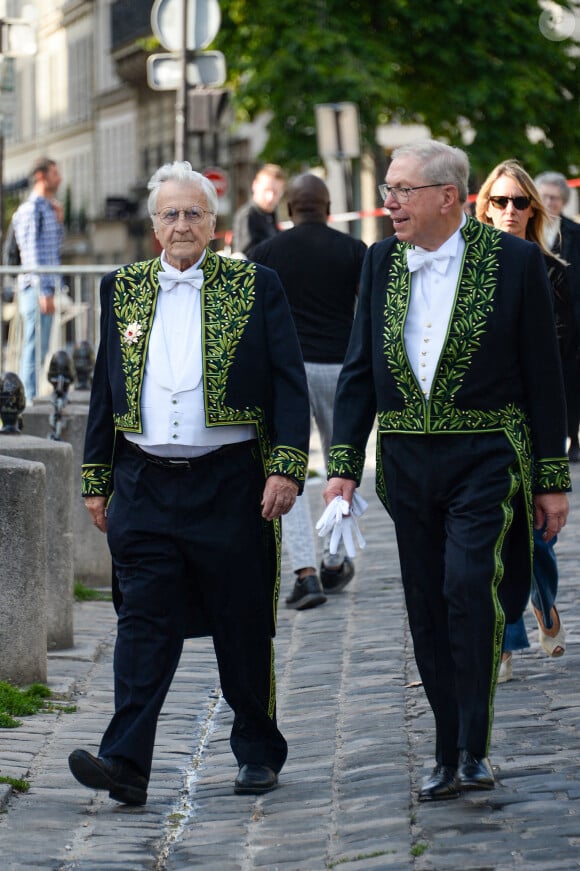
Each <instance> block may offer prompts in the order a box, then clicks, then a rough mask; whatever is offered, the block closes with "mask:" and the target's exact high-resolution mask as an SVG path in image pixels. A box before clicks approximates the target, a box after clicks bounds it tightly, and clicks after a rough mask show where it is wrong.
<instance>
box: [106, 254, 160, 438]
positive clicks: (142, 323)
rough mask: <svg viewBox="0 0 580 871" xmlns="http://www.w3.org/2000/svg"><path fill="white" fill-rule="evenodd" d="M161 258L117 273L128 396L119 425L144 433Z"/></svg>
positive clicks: (115, 298)
mask: <svg viewBox="0 0 580 871" xmlns="http://www.w3.org/2000/svg"><path fill="white" fill-rule="evenodd" d="M160 267H161V261H160V259H159V257H157V258H155V259H154V260H145V261H142V262H140V263H132V264H130V265H129V266H125V267H124V268H122V269H120V270H119V271H118V272H117V276H116V279H115V289H114V293H113V312H114V315H115V318H116V322H117V330H118V332H119V342H120V345H121V365H122V369H123V377H124V381H125V391H126V395H127V411H126V413H125V414H123V415H115V426H116V427H118V428H119V429H122V430H125V431H127V432H141V431H142V424H141V388H142V386H143V373H144V371H145V360H146V358H147V348H148V345H149V336H150V334H151V325H152V323H153V315H154V314H155V305H156V303H157V293H158V291H159V285H158V282H157V273H158V272H159V269H160Z"/></svg>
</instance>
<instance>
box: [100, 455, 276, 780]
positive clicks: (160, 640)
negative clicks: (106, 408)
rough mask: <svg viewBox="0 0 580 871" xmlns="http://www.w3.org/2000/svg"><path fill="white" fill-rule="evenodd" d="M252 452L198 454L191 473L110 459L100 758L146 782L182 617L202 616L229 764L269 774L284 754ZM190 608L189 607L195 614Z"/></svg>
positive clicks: (258, 470) (258, 473)
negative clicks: (114, 595)
mask: <svg viewBox="0 0 580 871" xmlns="http://www.w3.org/2000/svg"><path fill="white" fill-rule="evenodd" d="M263 486H264V474H263V469H262V466H261V461H260V458H259V456H258V449H257V447H256V445H255V444H254V445H248V444H244V445H242V446H240V448H239V450H238V449H236V450H235V451H232V452H230V453H226V454H218V455H213V454H209V455H207V456H206V457H204V458H203V459H200V460H198V461H196V462H195V463H194V464H192V467H191V469H188V470H183V469H168V468H162V467H160V466H156V465H152V464H151V463H149V462H148V461H147V460H146V459H144V458H143V457H142V456H139V455H137V454H136V453H135V452H133V451H132V450H130V449H129V448H128V447H127V446H125V447H123V448H122V449H121V450H120V451H119V457H118V460H117V462H116V465H115V470H114V487H115V489H114V495H113V498H112V500H111V503H110V505H109V510H108V540H109V546H110V548H111V553H112V556H113V563H114V568H115V573H116V575H117V579H118V582H119V589H120V593H121V596H122V604H121V606H120V610H119V621H118V634H117V642H116V647H115V660H114V669H115V715H114V717H113V719H112V720H111V723H110V724H109V726H108V728H107V730H106V732H105V735H104V736H103V739H102V742H101V747H100V754H101V755H102V756H121V757H124V758H126V759H129V760H131V761H132V762H133V763H134V764H135V765H136V766H137V767H138V768H139V770H140V771H142V772H143V774H144V775H145V776H147V777H149V774H150V770H151V760H152V755H153V745H154V741H155V730H156V725H157V718H158V716H159V712H160V710H161V706H162V704H163V701H164V699H165V696H166V694H167V691H168V689H169V686H170V684H171V681H172V678H173V675H174V673H175V669H176V668H177V665H178V663H179V658H180V655H181V650H182V646H183V638H184V636H185V634H186V633H187V625H188V618H189V617H191V613H189V612H190V610H191V609H192V608H199V609H202V611H203V614H204V620H205V622H206V623H208V621H209V625H210V627H211V629H210V631H211V634H212V636H213V643H214V648H215V652H216V658H217V662H218V668H219V674H220V681H221V687H222V691H223V694H224V697H225V699H226V701H227V702H228V704H229V705H230V707H231V708H232V710H233V711H234V724H233V728H232V733H231V739H230V740H231V747H232V750H233V752H234V755H235V756H236V759H237V761H238V763H239V764H240V765H242V764H244V763H248V762H251V763H256V764H263V765H268V766H270V767H271V768H273V769H274V770H275V771H279V770H280V769H281V768H282V766H283V764H284V762H285V759H286V754H287V745H286V741H285V739H284V737H283V736H282V734H281V733H280V732H279V730H278V728H277V725H276V707H275V680H274V658H273V643H272V637H271V636H272V632H273V625H274V617H273V609H274V608H275V600H274V586H275V584H274V581H275V577H274V575H273V571H275V564H274V563H273V562H272V560H271V559H270V556H269V550H268V545H269V542H271V537H270V536H271V529H269V528H268V525H267V524H266V522H265V521H263V520H262V518H261V515H260V499H261V495H262V491H263ZM196 603H197V604H196Z"/></svg>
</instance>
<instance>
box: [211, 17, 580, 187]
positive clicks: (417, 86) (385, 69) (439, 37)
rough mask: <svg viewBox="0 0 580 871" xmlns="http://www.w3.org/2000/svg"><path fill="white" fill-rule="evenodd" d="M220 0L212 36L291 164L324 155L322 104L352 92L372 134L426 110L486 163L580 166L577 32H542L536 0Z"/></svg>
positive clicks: (442, 134)
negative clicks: (320, 146) (550, 35)
mask: <svg viewBox="0 0 580 871" xmlns="http://www.w3.org/2000/svg"><path fill="white" fill-rule="evenodd" d="M220 6H221V12H222V26H221V30H220V33H219V34H218V38H217V40H216V42H215V47H216V48H219V49H221V50H222V51H223V52H224V53H225V55H226V60H227V65H228V75H229V82H230V85H231V86H232V88H233V91H234V103H235V107H236V112H237V115H238V117H239V118H240V119H244V120H249V119H253V118H254V117H255V116H256V115H257V114H258V113H260V112H263V111H270V112H271V113H272V116H273V117H272V121H271V122H270V125H269V134H270V136H269V140H268V143H267V146H266V148H265V150H264V154H263V157H264V158H265V159H267V160H271V161H275V162H277V163H280V164H282V165H284V166H285V167H287V168H289V169H297V168H299V167H304V166H305V165H313V164H315V163H317V162H319V158H318V155H317V143H316V127H315V106H316V104H318V103H333V102H342V101H349V102H354V103H356V104H357V105H358V107H359V113H360V119H361V136H362V139H363V142H364V144H365V145H366V146H368V147H374V143H375V130H376V126H377V124H384V123H389V122H403V123H404V122H412V123H423V124H426V125H427V126H428V127H429V128H430V129H431V131H432V134H433V136H435V137H437V138H442V139H445V140H446V141H448V142H450V143H451V144H455V145H462V146H463V147H465V148H466V150H467V151H468V153H469V154H470V157H471V161H472V165H473V168H474V171H475V173H476V174H477V175H478V176H483V175H485V174H486V173H487V171H488V170H489V169H490V168H491V167H492V166H493V165H495V163H497V162H498V161H500V160H503V159H505V158H506V157H517V158H519V159H520V160H521V161H522V162H523V163H524V165H525V166H526V168H527V169H528V170H529V171H530V172H532V173H534V172H536V171H538V170H540V169H544V168H546V167H551V168H555V169H559V170H561V171H563V172H565V173H569V172H577V171H578V166H580V141H579V137H578V109H579V103H580V99H579V96H580V55H579V52H578V46H577V45H576V46H575V48H576V54H574V53H573V51H570V49H571V45H572V46H574V44H573V43H572V44H571V43H570V40H563V41H550V40H548V39H546V38H545V37H544V36H543V35H542V33H541V32H540V28H539V15H540V8H539V6H538V5H537V4H536V2H535V0H488V2H487V3H482V2H481V0H437V2H433V3H426V2H425V0H308V2H306V0H276V3H271V2H270V0H221V4H220ZM466 130H467V131H470V134H471V136H473V137H474V138H473V141H471V142H470V141H469V140H467V141H466V140H465V139H464V134H465V131H466ZM530 130H532V131H534V132H535V133H536V136H535V137H532V138H530V135H528V134H529V131H530Z"/></svg>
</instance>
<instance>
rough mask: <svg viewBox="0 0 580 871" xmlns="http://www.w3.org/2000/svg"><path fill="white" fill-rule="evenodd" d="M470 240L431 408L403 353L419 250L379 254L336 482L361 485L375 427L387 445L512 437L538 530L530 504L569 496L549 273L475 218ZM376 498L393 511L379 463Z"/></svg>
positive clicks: (332, 468) (337, 451) (359, 332)
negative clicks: (441, 436) (411, 438)
mask: <svg viewBox="0 0 580 871" xmlns="http://www.w3.org/2000/svg"><path fill="white" fill-rule="evenodd" d="M462 234H463V237H464V239H465V243H466V244H465V251H464V259H463V264H462V267H461V272H460V278H459V282H458V286H457V289H456V293H455V301H454V306H453V310H452V314H451V318H450V322H449V327H448V331H447V335H446V339H445V342H444V346H443V350H442V352H441V356H440V359H439V363H438V366H437V370H436V373H435V377H434V380H433V384H432V389H431V393H430V395H429V397H428V398H427V399H426V398H425V397H424V395H423V392H422V390H421V387H420V385H419V383H418V381H417V379H416V378H415V375H414V373H413V370H412V368H411V365H410V363H409V360H408V358H407V354H406V350H405V341H404V332H403V331H404V327H405V319H406V315H407V310H408V307H409V300H410V294H411V277H410V273H409V271H408V269H407V258H406V252H407V249H408V247H409V246H408V244H406V243H402V242H399V241H398V240H397V239H396V238H395V237H391V238H389V239H386V240H384V241H382V242H379V243H377V244H375V245H373V246H372V247H371V248H370V249H369V251H368V253H367V256H366V259H365V262H364V264H363V270H362V276H361V287H360V294H359V304H358V307H357V313H356V317H355V323H354V326H353V332H352V335H351V340H350V345H349V349H348V351H347V355H346V359H345V363H344V367H343V370H342V373H341V377H340V380H339V385H338V390H337V398H336V405H335V423H334V431H333V446H332V448H331V451H330V460H329V476H330V477H332V476H338V477H345V478H350V479H353V480H355V481H357V483H359V482H360V479H361V476H362V471H363V466H364V452H365V446H366V442H367V439H368V436H369V433H370V431H371V428H372V426H373V423H374V420H375V416H376V417H377V420H378V432H379V434H381V433H424V434H437V433H468V432H469V433H474V432H475V433H477V432H482V433H484V432H494V431H495V432H503V433H505V435H506V437H507V438H508V439H509V441H510V442H511V444H512V446H513V448H514V450H515V452H516V454H517V456H518V459H519V463H520V469H521V472H522V480H523V482H524V496H525V498H526V504H527V507H528V514H529V518H530V521H531V510H532V493H538V492H550V491H554V492H562V491H566V490H569V489H570V477H569V469H568V461H567V458H566V455H565V435H566V428H565V405H564V393H563V387H562V377H561V366H560V359H559V353H558V345H557V339H556V332H555V327H554V322H553V314H552V299H551V292H550V286H549V282H548V278H547V274H546V269H545V265H544V261H543V257H542V254H541V252H540V250H539V248H538V247H537V246H536V245H533V244H532V243H529V242H525V241H523V240H521V239H518V238H516V237H514V236H511V235H509V234H507V233H502V232H501V231H499V230H495V229H494V228H492V227H490V226H488V225H486V224H481V223H479V222H478V221H476V220H475V219H473V218H468V220H467V223H466V224H465V226H464V227H463V229H462ZM377 443H378V444H379V445H380V438H379V439H378V440H377ZM377 492H378V494H379V497H380V498H381V500H382V501H383V503H384V504H385V506H386V507H387V509H388V494H387V493H386V492H385V489H384V482H383V476H382V470H381V465H380V462H378V463H377ZM530 530H531V525H530ZM530 538H531V531H530Z"/></svg>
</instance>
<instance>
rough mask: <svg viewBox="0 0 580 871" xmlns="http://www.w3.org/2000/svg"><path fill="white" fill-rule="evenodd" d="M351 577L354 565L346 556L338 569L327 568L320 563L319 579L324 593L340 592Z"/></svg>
mask: <svg viewBox="0 0 580 871" xmlns="http://www.w3.org/2000/svg"><path fill="white" fill-rule="evenodd" d="M353 578H354V566H353V564H352V561H351V560H350V559H349V558H348V557H347V556H345V558H344V562H343V564H342V565H341V567H340V568H339V569H327V568H326V566H325V565H324V563H321V565H320V580H321V581H322V589H323V590H324V592H325V593H340V591H341V590H344V588H345V587H346V585H347V584H349V583H350V582H351V581H352V579H353Z"/></svg>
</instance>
